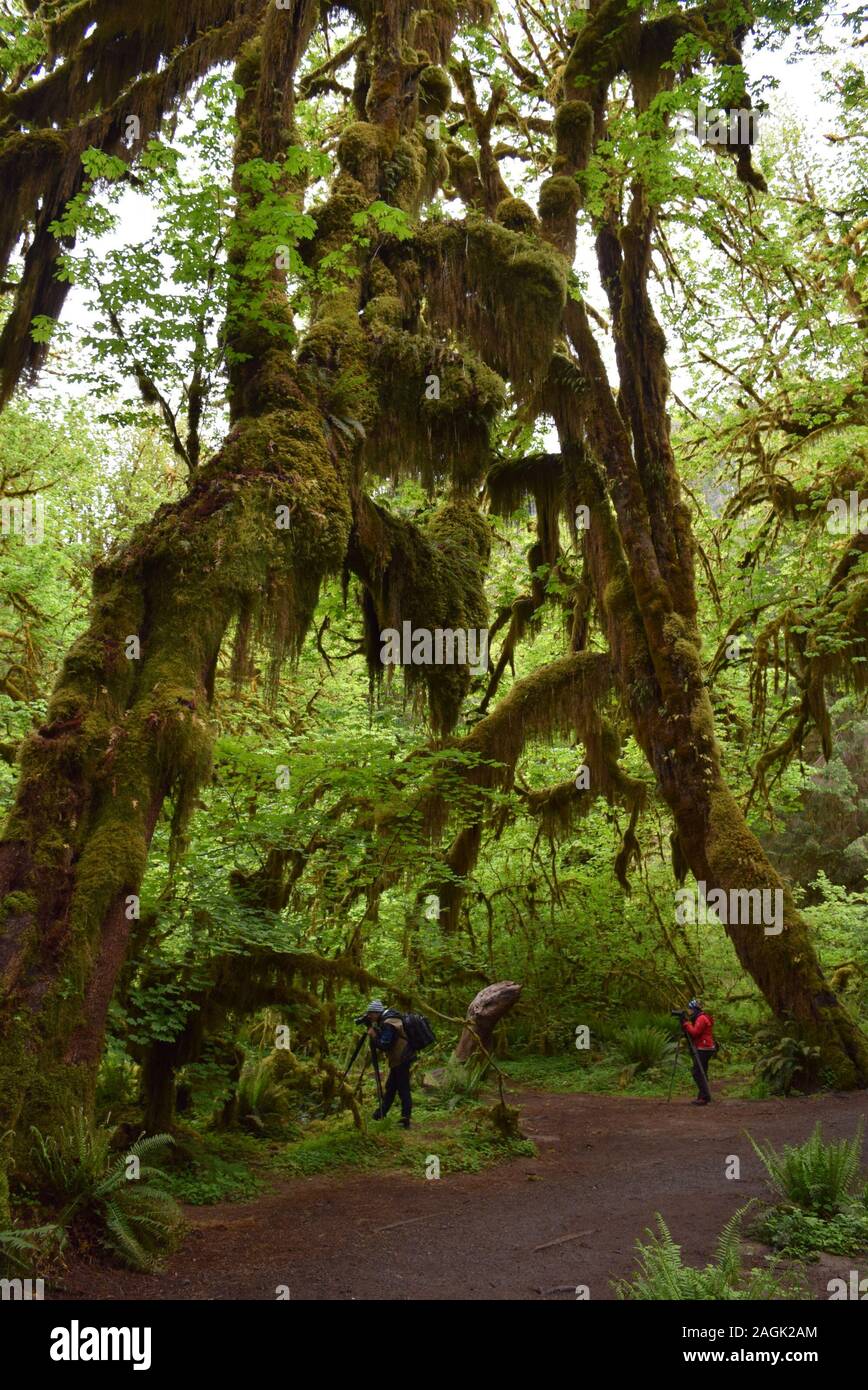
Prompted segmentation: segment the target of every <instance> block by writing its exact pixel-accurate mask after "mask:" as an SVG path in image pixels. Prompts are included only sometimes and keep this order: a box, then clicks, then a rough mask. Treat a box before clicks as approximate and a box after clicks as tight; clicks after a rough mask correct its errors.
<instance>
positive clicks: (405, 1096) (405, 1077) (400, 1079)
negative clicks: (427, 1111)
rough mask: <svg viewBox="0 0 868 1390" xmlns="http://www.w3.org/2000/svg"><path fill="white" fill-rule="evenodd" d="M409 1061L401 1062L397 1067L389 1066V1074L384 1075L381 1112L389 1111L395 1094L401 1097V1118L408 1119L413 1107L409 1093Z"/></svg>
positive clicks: (386, 1112)
mask: <svg viewBox="0 0 868 1390" xmlns="http://www.w3.org/2000/svg"><path fill="white" fill-rule="evenodd" d="M410 1066H411V1063H410V1062H401V1063H400V1064H399V1065H398V1066H397V1067H390V1068H389V1075H388V1076H387V1077H386V1085H385V1086H384V1088H383V1114H384V1115H387V1114H388V1113H389V1107H390V1106H391V1104H392V1101H393V1100H394V1099H395V1096H396V1095H399V1096H400V1097H401V1118H402V1119H403V1120H409V1118H410V1113H411V1111H412V1109H413V1097H412V1096H411V1094H410Z"/></svg>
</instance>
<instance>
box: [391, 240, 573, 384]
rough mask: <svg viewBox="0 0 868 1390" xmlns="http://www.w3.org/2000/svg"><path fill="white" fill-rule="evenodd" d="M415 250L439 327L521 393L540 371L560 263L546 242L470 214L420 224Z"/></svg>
mask: <svg viewBox="0 0 868 1390" xmlns="http://www.w3.org/2000/svg"><path fill="white" fill-rule="evenodd" d="M413 254H414V257H415V260H416V262H417V263H419V264H420V265H421V269H422V278H423V282H424V286H425V291H426V293H427V296H428V304H429V308H430V311H431V314H432V317H433V319H434V321H435V322H436V323H437V324H438V326H439V327H441V328H443V329H445V330H451V331H453V332H455V333H457V334H460V335H463V336H464V337H465V338H467V339H468V340H469V342H470V343H471V344H472V345H473V347H474V348H475V349H476V350H477V352H478V353H479V354H480V356H481V357H482V359H483V361H484V362H485V363H486V364H487V365H488V366H489V367H491V368H493V369H494V371H496V372H498V373H499V374H500V375H501V376H505V377H507V378H508V379H509V380H510V381H511V382H512V385H513V389H514V391H515V393H516V395H518V396H519V397H522V396H524V395H526V394H527V392H528V390H529V388H530V387H531V386H532V385H533V383H535V382H536V381H538V380H540V379H541V378H542V376H543V375H544V374H545V372H546V369H547V368H548V365H549V362H550V361H551V356H552V351H553V348H554V344H555V341H556V339H557V336H558V334H559V332H560V325H561V316H562V314H563V308H564V303H565V301H566V292H567V289H566V268H565V266H564V264H563V259H562V257H561V256H560V255H559V254H558V253H557V251H555V250H554V249H553V248H552V247H550V246H547V245H546V244H544V243H541V242H540V241H538V240H537V239H536V238H534V237H532V236H527V235H524V234H522V233H519V232H513V231H510V230H509V229H508V228H507V227H505V226H501V225H499V224H498V223H495V222H491V221H489V220H488V219H486V218H480V217H477V216H475V215H473V216H469V217H468V218H467V220H466V222H464V223H458V222H445V223H440V224H436V225H432V226H430V227H426V228H424V229H423V230H422V231H421V232H420V233H419V236H418V237H417V238H416V240H415V242H414V246H413Z"/></svg>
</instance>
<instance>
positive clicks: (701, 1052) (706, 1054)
mask: <svg viewBox="0 0 868 1390" xmlns="http://www.w3.org/2000/svg"><path fill="white" fill-rule="evenodd" d="M696 1055H697V1057H698V1058H699V1066H697V1065H696V1063H695V1062H694V1063H693V1080H694V1081H695V1082H696V1085H697V1089H698V1090H699V1094H700V1096H701V1097H702V1098H703V1099H704V1098H705V1092H704V1090H703V1087H702V1081H703V1076H704V1078H705V1083H706V1085H707V1084H708V1064H709V1062H710V1061H711V1059H712V1057H713V1056H714V1049H713V1048H711V1047H698V1048H697V1049H696ZM699 1067H701V1068H702V1071H700V1070H699Z"/></svg>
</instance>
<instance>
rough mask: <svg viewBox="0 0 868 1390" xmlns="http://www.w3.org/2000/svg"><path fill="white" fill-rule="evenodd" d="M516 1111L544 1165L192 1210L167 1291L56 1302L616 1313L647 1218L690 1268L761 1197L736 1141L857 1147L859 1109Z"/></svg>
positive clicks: (103, 1290)
mask: <svg viewBox="0 0 868 1390" xmlns="http://www.w3.org/2000/svg"><path fill="white" fill-rule="evenodd" d="M512 1099H513V1100H514V1101H518V1103H519V1104H520V1105H521V1108H522V1126H523V1129H524V1131H525V1133H526V1134H528V1135H529V1136H530V1137H532V1138H534V1139H535V1142H536V1144H537V1148H538V1151H539V1154H538V1157H537V1158H519V1159H516V1160H514V1161H512V1162H510V1163H508V1164H505V1165H502V1166H500V1167H497V1168H489V1169H487V1170H485V1171H484V1172H481V1173H476V1174H457V1175H455V1176H449V1174H448V1173H445V1172H444V1174H443V1175H442V1177H441V1178H440V1179H439V1180H430V1181H429V1180H426V1179H425V1176H424V1171H420V1173H419V1175H418V1177H416V1176H413V1175H410V1174H407V1173H401V1174H396V1175H391V1174H384V1173H376V1174H354V1175H352V1176H341V1175H335V1176H333V1177H320V1178H308V1179H299V1180H293V1181H283V1182H280V1183H279V1184H278V1185H277V1186H276V1187H275V1189H274V1191H273V1192H271V1193H270V1194H269V1195H268V1196H266V1197H263V1198H260V1199H259V1200H257V1201H255V1202H253V1203H244V1204H233V1203H224V1204H222V1205H219V1206H213V1207H191V1208H188V1212H187V1214H188V1217H189V1220H190V1223H191V1231H190V1234H189V1236H188V1238H187V1240H186V1242H185V1244H184V1246H183V1248H182V1249H181V1250H180V1251H179V1252H178V1253H177V1254H176V1255H175V1257H174V1258H173V1259H172V1261H171V1262H170V1264H169V1265H168V1267H167V1268H166V1270H165V1272H164V1273H162V1274H160V1275H156V1276H150V1275H140V1274H132V1273H128V1272H124V1271H117V1270H111V1271H108V1270H103V1269H94V1268H91V1267H81V1266H79V1267H78V1268H75V1269H72V1270H71V1271H70V1272H69V1275H68V1278H67V1281H66V1291H65V1293H64V1294H62V1295H60V1296H61V1297H64V1298H70V1299H75V1298H112V1299H117V1298H120V1299H230V1300H236V1299H274V1298H275V1297H276V1296H277V1294H276V1290H277V1288H278V1286H279V1285H286V1286H288V1288H289V1291H290V1297H291V1298H292V1299H378V1298H398V1299H531V1300H551V1301H554V1300H557V1299H571V1298H575V1292H574V1290H575V1286H576V1285H577V1284H587V1285H588V1286H589V1291H590V1297H591V1298H592V1299H594V1300H598V1299H609V1298H611V1297H612V1293H611V1290H610V1288H609V1280H610V1279H612V1278H615V1277H618V1276H621V1275H624V1274H627V1273H628V1272H629V1271H630V1270H631V1269H632V1265H633V1244H634V1241H635V1240H636V1238H637V1236H639V1235H641V1234H642V1233H643V1231H644V1230H645V1227H646V1226H648V1225H650V1224H651V1223H652V1221H653V1218H654V1213H655V1212H657V1211H659V1212H660V1213H661V1214H662V1215H663V1217H664V1219H665V1220H666V1221H667V1223H668V1224H669V1227H670V1230H671V1231H672V1234H673V1236H674V1238H675V1239H676V1240H677V1241H678V1242H679V1243H680V1244H681V1246H682V1248H683V1252H684V1258H685V1259H686V1260H687V1261H689V1262H691V1263H697V1264H700V1263H704V1262H705V1261H706V1260H707V1259H708V1258H709V1256H710V1255H711V1252H712V1250H713V1246H714V1241H715V1238H716V1236H717V1234H718V1233H719V1231H720V1228H721V1227H722V1225H723V1223H724V1222H725V1221H726V1220H727V1218H728V1217H729V1216H731V1215H732V1213H733V1212H734V1211H735V1210H736V1208H737V1207H738V1206H740V1205H741V1204H743V1203H744V1202H745V1201H746V1200H747V1199H748V1197H751V1196H759V1195H761V1194H762V1193H763V1192H764V1190H765V1188H764V1183H763V1177H762V1171H761V1166H760V1163H759V1160H758V1159H757V1158H756V1155H755V1154H754V1152H753V1150H752V1148H751V1146H750V1144H749V1143H748V1140H747V1138H746V1137H745V1133H744V1131H745V1129H749V1130H750V1132H751V1133H752V1134H753V1135H754V1136H755V1137H758V1138H767V1139H771V1140H772V1141H773V1142H775V1143H781V1142H782V1141H789V1142H799V1141H801V1140H802V1139H805V1138H806V1137H807V1136H808V1134H809V1133H810V1131H811V1129H812V1128H813V1126H814V1125H815V1123H816V1121H817V1120H818V1119H822V1121H823V1130H824V1134H825V1136H826V1137H827V1138H831V1137H836V1138H838V1137H844V1136H847V1137H850V1136H852V1135H853V1133H854V1132H855V1129H856V1124H857V1122H858V1120H859V1118H860V1117H861V1116H863V1115H864V1113H865V1109H866V1098H865V1094H864V1093H856V1094H852V1093H851V1094H846V1095H823V1096H817V1097H806V1098H800V1099H796V1100H786V1101H785V1100H767V1101H740V1100H730V1101H727V1100H722V1101H719V1102H718V1103H716V1104H714V1105H713V1106H710V1107H708V1108H707V1109H699V1108H694V1107H692V1106H690V1105H687V1104H685V1101H684V1099H683V1098H679V1099H678V1100H677V1101H673V1102H672V1104H670V1105H667V1104H666V1102H665V1101H662V1100H644V1099H632V1098H628V1097H613V1096H605V1097H601V1096H584V1095H552V1094H545V1093H541V1092H536V1091H521V1092H520V1093H516V1094H514V1095H513V1097H512ZM433 1147H435V1148H436V1144H434V1145H433ZM729 1154H737V1155H738V1156H739V1158H740V1160H741V1180H740V1181H738V1182H735V1181H731V1180H727V1179H726V1177H725V1164H726V1158H727V1155H729ZM565 1236H571V1237H575V1239H570V1240H564V1239H563V1238H564V1237H565ZM852 1263H853V1262H852V1261H851V1260H844V1259H837V1260H832V1259H831V1257H829V1258H828V1259H824V1260H823V1261H822V1262H821V1263H820V1264H819V1265H817V1266H814V1267H813V1268H812V1270H811V1273H810V1282H811V1285H812V1287H813V1289H814V1290H815V1292H816V1293H817V1294H818V1295H819V1296H823V1297H826V1296H827V1295H826V1281H827V1279H829V1278H830V1277H831V1276H832V1274H840V1273H841V1272H842V1269H843V1267H844V1266H845V1265H846V1267H847V1269H849V1268H850V1266H851V1265H852ZM839 1266H841V1268H839ZM863 1272H864V1271H863ZM844 1273H845V1275H846V1271H844Z"/></svg>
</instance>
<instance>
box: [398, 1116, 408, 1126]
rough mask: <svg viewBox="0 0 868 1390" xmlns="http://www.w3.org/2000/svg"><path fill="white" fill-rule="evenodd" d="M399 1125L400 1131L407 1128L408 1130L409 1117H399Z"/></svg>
mask: <svg viewBox="0 0 868 1390" xmlns="http://www.w3.org/2000/svg"><path fill="white" fill-rule="evenodd" d="M399 1124H400V1126H401V1128H402V1129H409V1128H410V1117H409V1115H408V1116H407V1117H406V1118H405V1117H404V1116H403V1115H402V1116H401V1119H400V1120H399Z"/></svg>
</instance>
